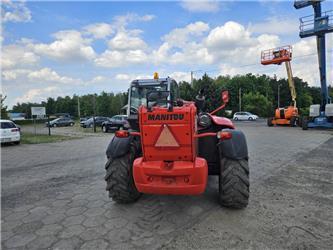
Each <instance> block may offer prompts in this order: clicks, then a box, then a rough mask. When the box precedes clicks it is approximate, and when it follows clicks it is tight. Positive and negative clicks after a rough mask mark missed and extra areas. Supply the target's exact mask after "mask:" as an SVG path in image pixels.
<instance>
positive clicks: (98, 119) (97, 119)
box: [80, 116, 110, 128]
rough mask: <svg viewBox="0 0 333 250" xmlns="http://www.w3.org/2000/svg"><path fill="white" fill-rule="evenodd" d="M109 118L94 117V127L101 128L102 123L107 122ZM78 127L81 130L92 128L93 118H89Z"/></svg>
mask: <svg viewBox="0 0 333 250" xmlns="http://www.w3.org/2000/svg"><path fill="white" fill-rule="evenodd" d="M109 119H110V118H108V117H104V116H96V117H95V124H96V127H101V126H102V123H103V122H105V121H107V120H109ZM80 126H81V127H83V128H92V127H93V126H94V119H93V117H91V118H89V119H88V120H86V121H82V122H80Z"/></svg>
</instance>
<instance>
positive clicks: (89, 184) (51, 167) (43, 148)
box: [1, 122, 333, 249]
mask: <svg viewBox="0 0 333 250" xmlns="http://www.w3.org/2000/svg"><path fill="white" fill-rule="evenodd" d="M236 126H237V127H238V128H240V129H241V130H243V131H244V132H245V134H246V136H247V140H248V146H249V152H250V171H251V173H250V177H251V188H250V189H251V197H250V203H249V206H248V207H247V208H246V209H243V210H230V209H226V208H221V207H220V206H219V205H218V203H217V192H218V189H217V183H218V179H217V178H216V177H210V178H209V185H208V187H207V189H206V192H205V193H204V194H203V195H200V196H154V195H144V196H143V197H142V198H141V199H140V200H139V201H138V202H137V203H135V204H130V205H118V204H116V203H114V202H113V201H112V200H111V199H109V198H108V195H107V193H106V192H105V182H104V179H103V177H104V163H105V153H104V152H105V149H106V146H107V144H108V142H109V140H110V138H111V137H112V135H111V134H106V135H103V136H89V137H84V138H83V139H78V140H70V141H64V142H59V143H49V144H39V145H21V146H8V147H3V148H2V152H1V156H2V159H1V163H2V169H1V174H2V177H1V183H2V184H1V185H2V197H1V201H2V202H1V213H2V218H1V225H2V232H1V237H2V238H1V244H2V249H46V248H48V249H156V248H166V249H175V248H177V249H189V248H193V249H221V248H222V249H285V248H290V249H331V246H332V245H333V240H332V239H333V211H332V210H333V209H332V208H333V196H332V193H333V185H332V184H333V171H332V170H333V154H332V153H333V152H332V148H333V136H332V135H333V133H332V132H328V131H318V130H309V131H302V130H301V129H299V128H287V127H286V128H280V127H278V128H268V127H266V126H265V124H264V122H253V123H249V122H242V123H240V122H239V123H236Z"/></svg>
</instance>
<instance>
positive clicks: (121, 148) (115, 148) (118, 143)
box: [106, 136, 133, 159]
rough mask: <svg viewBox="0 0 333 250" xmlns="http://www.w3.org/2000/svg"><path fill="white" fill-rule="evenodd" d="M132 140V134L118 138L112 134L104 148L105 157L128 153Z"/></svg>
mask: <svg viewBox="0 0 333 250" xmlns="http://www.w3.org/2000/svg"><path fill="white" fill-rule="evenodd" d="M132 140H133V137H132V136H129V137H125V138H118V137H116V136H114V137H113V138H112V140H111V142H110V143H109V146H108V148H107V150H106V156H107V158H108V159H109V158H117V157H120V156H123V155H125V154H126V153H128V151H129V149H130V145H131V141H132Z"/></svg>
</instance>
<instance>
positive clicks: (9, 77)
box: [2, 69, 31, 81]
mask: <svg viewBox="0 0 333 250" xmlns="http://www.w3.org/2000/svg"><path fill="white" fill-rule="evenodd" d="M30 72H31V70H28V69H10V70H3V71H2V79H3V80H5V81H13V80H16V79H18V78H19V77H21V76H25V75H27V74H29V73H30Z"/></svg>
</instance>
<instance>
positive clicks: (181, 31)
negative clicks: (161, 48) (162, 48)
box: [162, 21, 209, 47]
mask: <svg viewBox="0 0 333 250" xmlns="http://www.w3.org/2000/svg"><path fill="white" fill-rule="evenodd" d="M208 30H209V25H208V24H207V23H204V22H201V21H198V22H195V23H190V24H188V25H187V26H185V27H183V28H176V29H173V30H171V31H170V32H169V33H168V34H166V35H165V36H164V37H163V39H162V40H164V41H165V42H167V43H168V44H169V45H173V46H176V47H181V46H183V45H184V44H185V43H186V42H188V40H189V39H194V37H198V36H201V35H203V34H204V33H205V32H206V31H208Z"/></svg>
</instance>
